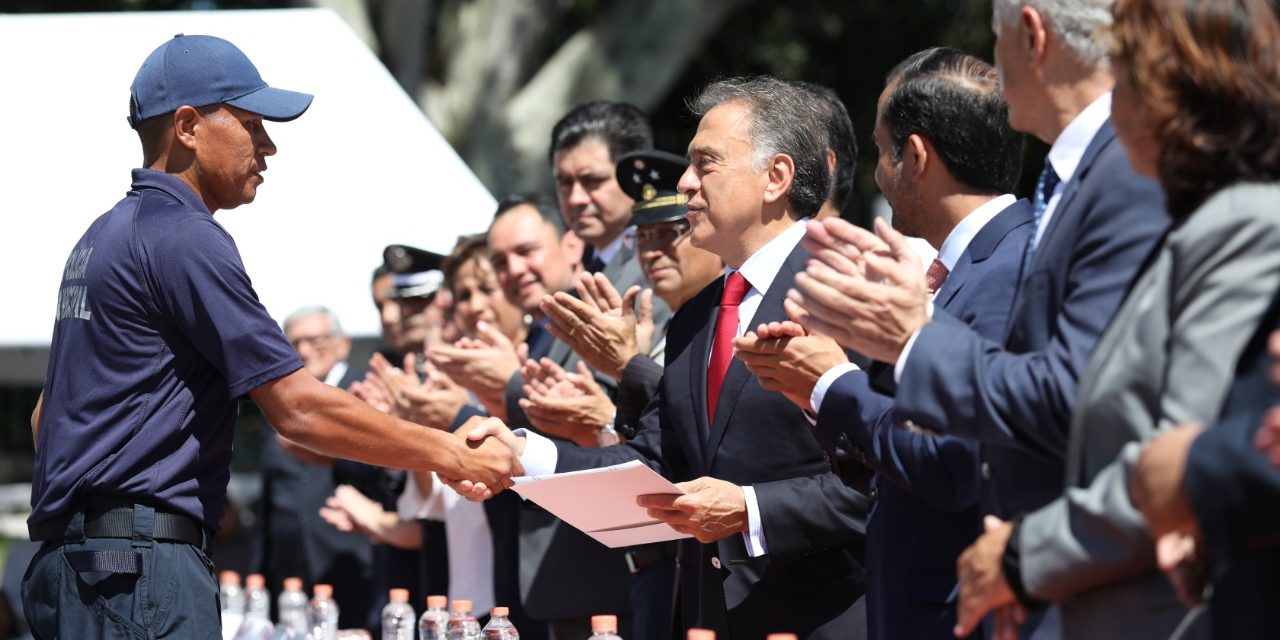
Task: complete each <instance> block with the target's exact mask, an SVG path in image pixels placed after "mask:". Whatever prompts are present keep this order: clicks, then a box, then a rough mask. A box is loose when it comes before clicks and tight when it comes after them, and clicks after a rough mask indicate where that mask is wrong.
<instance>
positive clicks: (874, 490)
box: [869, 487, 880, 502]
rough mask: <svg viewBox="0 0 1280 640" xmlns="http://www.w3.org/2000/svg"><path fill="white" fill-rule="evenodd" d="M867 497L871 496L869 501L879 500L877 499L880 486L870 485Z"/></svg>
mask: <svg viewBox="0 0 1280 640" xmlns="http://www.w3.org/2000/svg"><path fill="white" fill-rule="evenodd" d="M869 497H870V498H871V501H872V502H875V501H876V500H879V499H880V487H871V495H870V496H869Z"/></svg>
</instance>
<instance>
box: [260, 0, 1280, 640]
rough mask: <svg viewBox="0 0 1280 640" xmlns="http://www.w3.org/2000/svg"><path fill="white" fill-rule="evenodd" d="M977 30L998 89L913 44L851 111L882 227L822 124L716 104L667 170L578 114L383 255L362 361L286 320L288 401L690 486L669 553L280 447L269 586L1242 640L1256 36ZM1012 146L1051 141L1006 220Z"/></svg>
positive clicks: (1259, 202)
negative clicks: (417, 244) (437, 246)
mask: <svg viewBox="0 0 1280 640" xmlns="http://www.w3.org/2000/svg"><path fill="white" fill-rule="evenodd" d="M993 5H994V6H993V19H992V25H993V29H994V31H995V34H996V45H995V56H994V57H995V65H994V66H993V65H990V64H988V63H986V62H984V61H983V60H981V59H980V58H978V57H976V56H974V55H970V54H967V53H964V52H961V51H959V50H956V49H951V48H931V49H927V50H924V51H920V52H918V53H915V54H913V55H911V56H910V57H908V58H907V59H906V60H904V61H902V62H901V63H900V64H899V65H898V66H897V67H895V68H894V69H893V70H892V71H890V72H889V74H888V75H887V76H886V78H885V83H884V88H883V92H882V93H881V95H880V97H879V100H878V102H877V104H875V105H854V106H855V108H857V109H874V110H875V114H876V117H875V129H874V131H873V132H871V140H872V141H873V142H874V145H875V147H876V151H877V165H876V168H875V180H876V183H877V185H878V186H879V187H880V190H881V192H882V193H883V195H884V197H885V199H886V200H887V202H888V204H889V205H890V206H891V208H892V211H893V215H892V222H891V223H888V222H886V221H884V220H877V221H876V224H875V229H874V230H867V229H863V228H859V227H856V226H854V225H852V224H850V223H848V222H846V221H844V220H842V219H841V218H840V216H839V212H840V211H841V210H842V209H844V207H845V205H846V203H847V201H848V199H849V198H850V196H851V193H852V190H853V172H854V161H855V158H856V156H857V142H856V141H857V136H856V135H855V132H854V130H853V125H852V123H851V121H850V118H849V115H848V111H847V109H846V106H845V105H844V104H843V103H842V102H841V100H840V99H839V97H837V96H836V95H835V93H834V92H832V91H831V90H829V89H827V88H825V87H821V86H817V85H813V84H809V83H804V82H798V81H790V80H781V79H776V78H771V77H754V78H733V79H724V80H719V81H716V82H714V83H712V84H710V85H709V86H707V87H706V88H705V89H703V90H702V92H701V93H699V94H698V95H697V96H695V97H693V98H692V99H691V100H690V103H689V104H690V108H691V111H692V113H693V115H694V116H695V117H696V118H697V119H698V128H697V132H696V134H695V136H694V137H693V139H692V140H691V141H690V142H689V144H688V148H687V149H679V150H673V151H676V153H668V152H664V151H660V150H655V149H653V148H652V147H653V133H652V130H651V128H650V125H649V124H648V122H647V121H646V118H645V116H644V114H643V113H642V112H641V111H640V110H639V109H638V108H636V107H634V106H631V105H627V104H623V103H617V102H609V101H595V102H589V103H585V104H582V105H579V106H577V107H575V108H573V109H572V110H571V111H570V112H569V113H567V114H566V115H565V116H564V117H563V118H562V119H561V120H560V121H559V123H557V125H556V126H555V128H554V129H553V131H552V132H551V135H550V145H549V159H550V169H551V172H552V176H553V178H554V183H555V188H556V198H555V199H554V200H553V199H550V198H546V197H543V196H540V195H537V194H517V195H512V196H509V197H506V198H503V199H502V200H501V202H500V203H499V205H498V208H497V211H496V213H495V215H494V218H493V220H492V222H491V223H490V225H489V227H488V230H487V232H486V233H484V234H482V235H480V236H477V237H474V238H464V239H461V240H460V241H459V243H458V245H457V247H456V248H455V249H454V250H453V252H452V253H451V254H450V255H447V256H441V255H436V254H432V253H429V252H423V251H420V250H417V249H413V248H411V247H402V246H392V247H388V248H387V251H386V253H385V255H384V261H383V265H382V266H380V267H379V268H378V270H377V271H375V273H374V277H373V281H372V293H373V298H374V302H375V304H376V305H377V306H378V308H379V310H380V312H381V314H382V320H383V338H384V341H385V342H386V346H387V349H386V353H385V354H378V355H375V356H374V358H373V359H372V360H371V362H370V363H369V365H368V367H367V369H366V368H365V367H363V366H360V364H359V363H347V362H346V360H347V359H348V352H349V346H350V343H349V341H348V340H346V338H345V337H344V336H343V335H342V331H341V327H340V324H339V323H338V320H337V319H336V318H334V317H332V314H331V313H328V312H327V311H325V310H324V309H323V308H314V309H304V310H301V311H299V312H298V313H296V314H294V316H291V317H290V318H289V320H288V321H286V322H285V326H284V331H285V334H286V336H287V337H288V338H289V340H290V342H291V343H292V344H293V345H294V346H295V348H296V349H297V350H298V352H299V354H300V355H301V356H302V359H303V362H304V365H305V366H306V367H307V371H308V373H310V374H311V375H313V376H315V377H316V378H319V379H321V380H324V381H325V382H327V383H329V384H333V385H339V386H343V387H349V388H350V389H351V390H352V391H353V392H354V393H355V394H356V395H357V396H358V397H359V398H361V399H363V400H364V401H365V402H367V403H368V404H369V405H371V406H373V407H374V408H376V409H378V410H380V411H382V412H385V413H389V414H391V415H394V416H397V417H399V418H401V419H404V420H409V421H412V422H416V423H418V424H421V425H424V426H426V427H430V428H434V429H440V430H445V431H449V432H452V433H454V434H456V436H457V437H458V438H463V439H468V440H470V441H471V442H473V443H477V444H479V443H481V442H483V441H484V440H485V439H488V438H494V439H497V440H499V441H500V442H502V443H503V444H505V445H507V446H508V447H510V448H511V450H512V452H513V455H514V456H517V457H518V459H519V466H520V467H521V469H522V470H523V472H524V473H525V474H528V475H541V474H551V473H557V472H565V471H573V470H580V469H587V468H593V467H600V466H605V465H610V464H615V463H620V462H626V461H632V460H638V461H640V462H642V463H644V464H646V465H648V466H649V467H651V468H653V469H654V470H656V471H658V472H659V473H661V474H662V475H664V476H666V477H667V478H668V479H670V480H672V481H673V482H676V483H677V486H678V487H679V488H680V489H681V490H682V491H683V494H680V495H652V496H642V497H641V498H640V504H641V506H643V507H646V508H647V509H648V513H649V515H650V516H651V517H653V518H654V519H656V520H660V521H662V522H665V523H667V524H669V525H670V526H671V527H672V528H674V529H675V530H677V531H678V532H680V533H682V534H686V535H687V536H688V537H687V538H686V539H683V540H681V541H679V542H667V543H657V544H651V545H645V546H641V547H633V548H629V549H620V550H613V549H608V548H606V547H604V546H602V545H600V544H599V543H597V542H595V541H594V540H592V539H591V538H589V537H588V536H586V535H585V534H584V533H582V532H580V531H577V530H576V529H574V528H572V527H570V526H568V525H566V524H564V523H562V522H560V521H559V520H557V519H556V518H555V517H554V516H551V515H550V514H548V513H546V512H544V511H541V510H539V509H538V508H537V507H536V505H532V504H527V503H524V502H523V501H522V500H521V499H520V498H519V497H517V496H515V495H514V494H513V493H511V492H503V491H501V489H502V488H503V487H496V486H486V485H485V484H483V483H480V482H474V481H471V480H469V479H463V478H448V477H443V476H439V475H436V474H432V473H429V472H408V473H406V472H395V471H391V470H388V469H381V468H377V467H367V466H364V465H355V464H354V463H345V462H343V461H334V460H333V459H331V458H325V457H322V456H319V455H317V454H314V453H312V452H310V451H308V450H307V449H305V448H303V447H299V446H297V445H293V444H292V443H290V442H289V441H288V440H287V439H284V438H280V439H279V441H276V437H275V436H274V435H272V436H271V440H272V442H270V443H268V449H267V451H268V452H269V454H270V455H269V458H268V461H269V462H268V465H267V466H268V470H267V479H268V483H267V487H268V491H267V498H268V499H267V501H266V507H267V510H268V514H267V520H266V522H267V531H268V532H269V533H270V535H269V536H268V540H269V543H268V544H267V545H266V546H265V547H264V549H266V551H264V553H266V554H267V555H268V556H269V558H264V559H263V562H264V563H266V564H269V565H271V566H272V568H271V571H272V572H274V573H273V574H272V575H275V574H276V573H278V574H279V575H280V576H283V575H284V574H285V573H289V574H291V575H306V576H307V577H308V580H309V581H312V582H316V581H324V580H336V581H338V582H339V584H343V583H344V582H345V580H346V579H344V578H341V577H336V578H335V577H334V576H339V575H342V574H341V571H343V570H344V563H346V566H345V569H346V570H350V569H351V568H352V567H362V566H363V567H366V569H363V570H361V571H362V573H360V575H361V576H363V577H362V578H360V579H362V580H364V581H365V582H363V583H360V584H366V585H368V584H372V585H373V588H372V589H370V590H368V591H364V590H359V589H353V590H352V591H355V592H357V593H359V594H361V595H360V596H356V597H363V595H364V594H366V593H374V594H379V593H385V587H388V586H408V583H403V584H394V583H395V582H396V581H398V580H401V581H402V580H412V581H414V582H413V585H414V586H415V588H417V587H419V586H420V587H422V588H424V589H435V590H443V589H447V590H448V591H449V592H450V594H451V595H455V596H457V597H467V598H471V599H473V600H475V601H476V602H477V603H490V604H497V605H502V606H506V607H509V608H510V611H511V617H512V620H513V621H514V622H515V623H516V625H517V627H519V629H520V633H521V636H522V637H524V638H534V639H536V638H556V639H562V640H563V639H573V638H585V637H587V636H588V635H589V634H590V627H589V619H590V616H591V615H593V614H599V613H615V614H619V616H620V617H619V621H620V625H621V632H620V635H621V636H623V637H627V638H645V639H647V638H663V637H673V634H679V633H681V631H680V630H682V629H688V628H693V627H698V628H708V629H713V630H715V631H717V632H719V633H721V634H722V636H721V637H728V638H763V637H764V636H765V634H767V633H770V632H776V631H788V632H793V633H797V634H798V635H799V636H800V637H802V638H814V639H823V638H831V639H849V638H876V639H889V638H946V637H993V638H1018V637H1021V638H1201V637H1215V638H1241V637H1268V636H1270V634H1271V633H1273V632H1271V631H1270V628H1271V624H1269V621H1268V620H1267V618H1266V616H1267V605H1268V603H1274V602H1277V601H1278V600H1277V598H1278V596H1280V588H1278V587H1277V586H1276V585H1277V583H1278V582H1280V581H1277V580H1275V577H1276V576H1277V575H1280V509H1276V508H1274V507H1275V505H1276V503H1277V498H1278V497H1280V408H1276V409H1272V407H1273V406H1276V405H1280V393H1277V388H1278V387H1277V385H1278V384H1280V365H1278V364H1276V363H1277V359H1280V334H1277V337H1276V338H1275V339H1272V338H1271V334H1272V331H1274V330H1277V329H1280V215H1277V212H1276V211H1277V209H1278V208H1280V186H1278V185H1277V184H1276V183H1277V180H1280V142H1278V141H1280V50H1278V48H1280V16H1278V13H1277V11H1278V10H1277V8H1276V7H1275V6H1274V4H1273V3H1269V2H1264V1H1263V0H1200V1H1196V2H1191V1H1189V0H1170V1H1160V0H1114V1H1113V0H994V3H993ZM1024 134H1027V135H1031V136H1034V137H1036V138H1038V139H1040V140H1042V141H1043V142H1045V143H1046V144H1048V145H1049V148H1050V149H1049V152H1048V156H1047V158H1046V159H1045V163H1044V168H1043V171H1042V172H1041V174H1040V176H1039V179H1038V180H1037V182H1036V187H1035V190H1034V193H1033V194H1031V196H1030V197H1029V198H1026V199H1019V198H1017V197H1016V196H1014V195H1012V192H1013V191H1014V190H1015V186H1016V185H1017V183H1018V180H1019V177H1020V174H1021V166H1022V151H1023V135H1024ZM922 245H923V248H922ZM476 417H486V418H496V420H491V419H490V420H476V419H475V418H476ZM347 464H350V465H351V467H346V466H345V465H347ZM340 485H341V486H340ZM345 485H352V486H354V487H355V488H354V489H353V488H352V487H348V486H345ZM276 489H279V491H280V493H279V494H277V493H275V491H276ZM276 495H280V496H284V495H287V496H289V497H288V498H287V499H282V500H275V499H274V498H273V497H274V496H276ZM481 502H482V504H481ZM285 518H287V519H288V520H287V522H288V523H289V524H288V525H287V526H286V525H278V523H282V522H285V521H286V520H284V519H285ZM319 519H323V520H324V521H326V522H327V523H328V525H330V526H331V527H332V528H329V526H326V525H325V524H323V523H321V522H319V521H318V520H319ZM422 521H435V522H436V524H422ZM296 523H303V526H301V527H298V526H295V524H296ZM364 538H369V539H372V540H373V541H374V542H375V543H377V545H376V546H374V547H372V551H371V547H370V546H369V545H368V543H367V542H365V541H364ZM418 548H421V549H423V552H422V553H421V554H419V555H418V557H419V558H420V559H419V560H413V561H410V560H407V556H400V555H397V553H399V552H397V551H395V550H396V549H401V550H403V549H418ZM367 567H378V568H377V569H374V570H372V571H370V570H369V569H367ZM397 572H399V573H397ZM406 572H407V573H406ZM409 574H412V575H409ZM370 576H373V577H372V578H370ZM397 576H399V577H397ZM351 580H352V581H353V582H351V584H355V583H356V582H355V581H356V580H357V579H356V578H351ZM422 595H425V594H422ZM420 597H421V596H420V595H419V596H415V599H420ZM349 606H350V611H351V612H352V613H351V615H352V616H353V617H352V618H351V624H352V626H366V625H364V624H362V623H361V622H359V621H358V620H357V618H359V617H360V616H365V615H370V614H371V613H372V612H374V611H376V610H377V609H378V606H379V605H378V603H377V602H352V603H350V605H349ZM347 607H348V604H347V603H343V609H342V610H343V612H344V613H346V612H347V611H348V608H347ZM484 608H485V607H482V606H481V605H480V604H477V610H483V609H484ZM357 612H359V613H357ZM367 626H376V619H375V620H371V624H368V625H367Z"/></svg>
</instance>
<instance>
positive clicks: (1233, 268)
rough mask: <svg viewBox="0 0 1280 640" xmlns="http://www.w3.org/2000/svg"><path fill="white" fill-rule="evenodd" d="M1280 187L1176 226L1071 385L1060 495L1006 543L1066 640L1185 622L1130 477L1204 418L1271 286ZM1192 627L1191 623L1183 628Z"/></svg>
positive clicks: (1243, 189) (1208, 206)
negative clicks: (1154, 442) (1141, 459)
mask: <svg viewBox="0 0 1280 640" xmlns="http://www.w3.org/2000/svg"><path fill="white" fill-rule="evenodd" d="M1278 208H1280V186H1277V185H1258V184H1252V185H1250V184H1238V185H1235V186H1232V187H1228V188H1227V189H1224V190H1222V191H1221V192H1219V193H1217V194H1215V195H1214V196H1212V197H1211V198H1210V199H1209V200H1208V201H1207V202H1206V203H1205V204H1203V205H1201V206H1200V208H1198V209H1197V210H1196V211H1195V212H1194V213H1193V214H1191V216H1190V217H1188V218H1187V219H1185V220H1183V221H1181V222H1179V223H1177V224H1176V225H1175V226H1174V227H1173V228H1172V229H1171V230H1170V231H1169V233H1168V235H1167V236H1166V237H1165V239H1164V242H1163V243H1162V244H1161V245H1160V247H1159V248H1158V249H1157V250H1156V252H1155V253H1154V254H1153V255H1152V257H1151V259H1150V260H1149V261H1148V263H1147V266H1146V268H1145V269H1144V270H1143V271H1142V273H1141V275H1140V276H1139V277H1138V279H1137V280H1136V281H1135V282H1134V284H1133V286H1132V288H1131V289H1130V290H1129V293H1128V295H1127V296H1126V297H1125V300H1124V302H1123V303H1122V304H1121V306H1120V309H1119V310H1118V311H1117V313H1116V315H1115V316H1114V317H1113V319H1112V321H1111V324H1110V325H1109V326H1108V327H1107V330H1106V332H1105V333H1103V335H1102V337H1101V338H1100V339H1099V341H1098V343H1097V346H1096V347H1095V349H1094V351H1093V354H1092V356H1091V357H1090V360H1089V365H1088V368H1087V369H1086V371H1085V374H1084V375H1083V376H1082V378H1081V382H1080V393H1079V398H1078V401H1077V402H1076V411H1075V414H1074V416H1073V417H1072V422H1071V430H1070V435H1069V441H1068V450H1067V459H1066V465H1067V466H1066V478H1065V484H1066V492H1065V494H1064V495H1063V496H1061V497H1060V498H1058V499H1057V500H1055V501H1053V502H1051V503H1049V504H1048V505H1046V506H1044V507H1042V508H1040V509H1038V510H1036V511H1034V512H1032V513H1031V514H1029V515H1028V516H1027V517H1026V519H1025V520H1024V521H1023V522H1022V524H1021V526H1020V527H1019V529H1018V531H1017V534H1018V538H1017V540H1016V541H1015V542H1014V544H1016V545H1017V546H1018V548H1019V550H1020V553H1021V566H1022V580H1023V584H1024V585H1025V587H1026V589H1027V592H1028V593H1029V594H1030V595H1032V596H1034V597H1036V598H1040V599H1042V600H1050V601H1055V602H1061V603H1062V624H1063V637H1067V638H1106V637H1112V638H1126V639H1128V638H1163V637H1169V636H1170V635H1172V634H1174V633H1175V630H1176V629H1177V628H1178V627H1179V624H1180V622H1181V621H1182V620H1183V618H1184V617H1185V616H1186V614H1187V612H1186V610H1185V609H1183V608H1182V607H1181V606H1180V605H1179V604H1178V602H1177V600H1176V598H1175V596H1174V593H1173V591H1172V589H1171V588H1170V586H1169V584H1168V582H1167V581H1166V580H1165V578H1164V577H1163V576H1162V575H1161V574H1160V573H1159V572H1157V571H1155V557H1154V552H1153V543H1152V540H1151V539H1150V537H1149V536H1148V535H1147V533H1146V528H1145V526H1144V524H1143V521H1142V518H1141V515H1140V514H1139V513H1138V512H1137V510H1136V509H1135V508H1134V506H1133V504H1132V503H1131V502H1130V501H1129V496H1128V489H1127V485H1126V477H1127V471H1128V469H1129V468H1130V465H1132V464H1133V462H1134V461H1135V460H1136V457H1137V454H1138V451H1139V448H1140V443H1141V442H1142V441H1144V440H1146V439H1148V438H1150V437H1151V436H1153V435H1154V434H1156V433H1157V432H1158V431H1160V430H1161V429H1166V428H1169V427H1173V426H1176V425H1179V424H1182V423H1185V422H1193V421H1200V422H1205V421H1209V420H1212V419H1213V417H1214V416H1216V415H1217V414H1218V411H1219V409H1220V407H1221V404H1222V401H1223V399H1224V397H1225V395H1226V391H1227V387H1228V385H1229V383H1230V381H1231V377H1232V371H1233V367H1234V364H1235V362H1236V359H1237V358H1238V356H1239V355H1240V351H1241V349H1243V347H1244V344H1245V341H1246V340H1247V339H1248V338H1249V335H1250V334H1251V333H1252V331H1253V329H1254V327H1255V326H1256V325H1257V323H1258V320H1259V318H1260V317H1261V315H1262V313H1263V311H1264V310H1265V309H1266V307H1267V303H1268V301H1269V300H1270V296H1271V294H1272V293H1273V292H1274V291H1275V290H1276V288H1277V286H1280V216H1277V215H1276V210H1277V209H1278ZM1190 622H1194V621H1190Z"/></svg>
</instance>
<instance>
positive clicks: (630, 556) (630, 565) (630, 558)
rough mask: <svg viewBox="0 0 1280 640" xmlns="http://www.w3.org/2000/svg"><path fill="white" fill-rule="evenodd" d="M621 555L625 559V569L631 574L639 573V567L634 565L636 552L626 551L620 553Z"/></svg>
mask: <svg viewBox="0 0 1280 640" xmlns="http://www.w3.org/2000/svg"><path fill="white" fill-rule="evenodd" d="M622 557H624V558H626V559H627V570H628V571H630V572H631V575H633V576H634V575H636V574H638V573H640V567H637V566H636V552H634V551H628V552H626V553H624V554H622Z"/></svg>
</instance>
